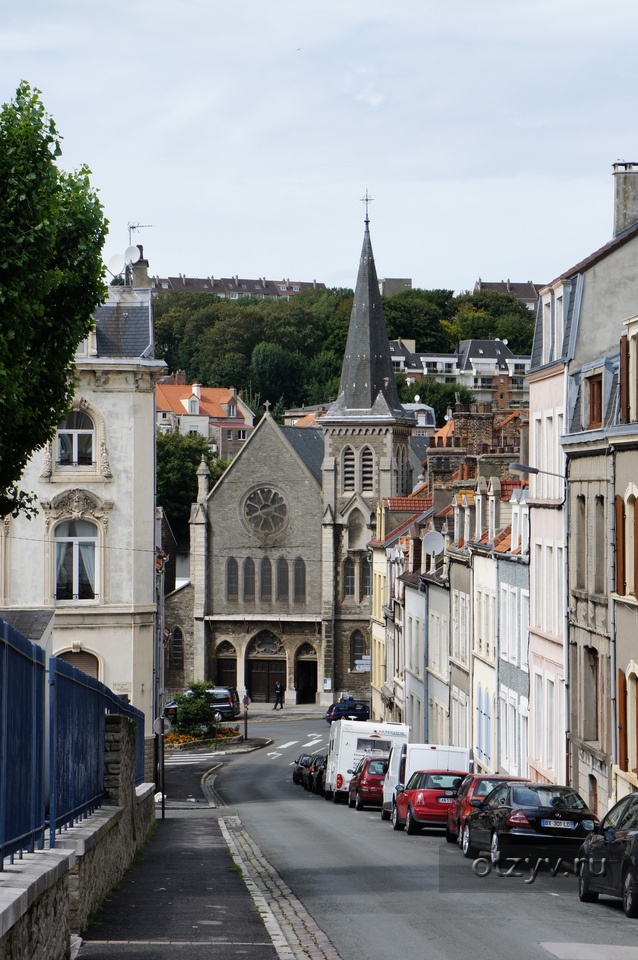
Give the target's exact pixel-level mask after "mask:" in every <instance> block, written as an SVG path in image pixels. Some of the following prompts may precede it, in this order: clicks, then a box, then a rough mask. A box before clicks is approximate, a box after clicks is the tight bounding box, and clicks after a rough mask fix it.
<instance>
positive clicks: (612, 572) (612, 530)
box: [609, 445, 618, 802]
mask: <svg viewBox="0 0 638 960" xmlns="http://www.w3.org/2000/svg"><path fill="white" fill-rule="evenodd" d="M615 591H616V448H615V447H614V446H613V445H612V446H610V448H609V651H610V659H611V684H610V688H611V764H612V767H613V766H614V765H615V764H617V763H618V702H617V698H618V693H617V689H616V601H615V600H614V593H615ZM611 789H612V795H611V799H612V800H613V802H615V792H616V791H615V781H614V780H613V779H612V784H611Z"/></svg>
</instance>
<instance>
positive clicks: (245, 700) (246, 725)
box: [244, 697, 250, 741]
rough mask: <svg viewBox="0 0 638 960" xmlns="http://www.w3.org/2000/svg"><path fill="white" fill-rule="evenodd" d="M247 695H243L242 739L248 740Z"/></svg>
mask: <svg viewBox="0 0 638 960" xmlns="http://www.w3.org/2000/svg"><path fill="white" fill-rule="evenodd" d="M249 703H250V701H249V699H248V697H244V741H246V740H248V704H249Z"/></svg>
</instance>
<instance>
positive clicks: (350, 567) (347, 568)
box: [343, 557, 354, 597]
mask: <svg viewBox="0 0 638 960" xmlns="http://www.w3.org/2000/svg"><path fill="white" fill-rule="evenodd" d="M343 593H344V596H346V597H354V560H352V559H351V558H350V557H348V558H347V560H346V562H345V563H344V565H343Z"/></svg>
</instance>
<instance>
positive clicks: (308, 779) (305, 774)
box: [301, 753, 320, 790]
mask: <svg viewBox="0 0 638 960" xmlns="http://www.w3.org/2000/svg"><path fill="white" fill-rule="evenodd" d="M319 757H320V754H318V753H313V755H312V756H311V757H310V763H309V764H308V766H307V767H304V768H303V770H302V771H301V782H302V784H303V788H304V790H312V780H313V777H314V775H315V767H316V764H317V762H318V760H319Z"/></svg>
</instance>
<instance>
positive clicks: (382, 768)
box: [368, 760, 388, 774]
mask: <svg viewBox="0 0 638 960" xmlns="http://www.w3.org/2000/svg"><path fill="white" fill-rule="evenodd" d="M387 769H388V761H387V760H371V761H370V764H369V766H368V773H376V774H383V773H385V772H386V770H387Z"/></svg>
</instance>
